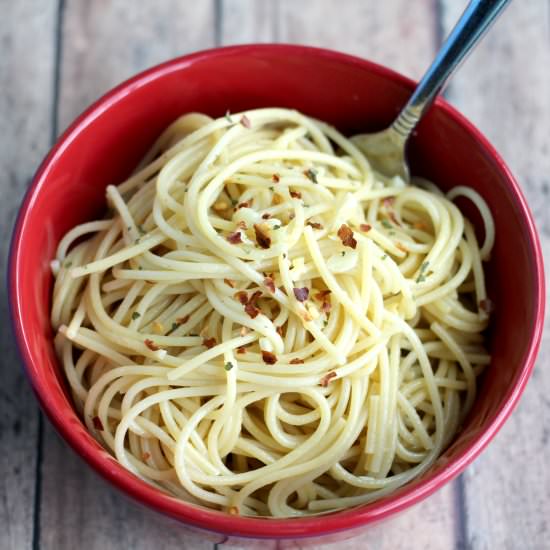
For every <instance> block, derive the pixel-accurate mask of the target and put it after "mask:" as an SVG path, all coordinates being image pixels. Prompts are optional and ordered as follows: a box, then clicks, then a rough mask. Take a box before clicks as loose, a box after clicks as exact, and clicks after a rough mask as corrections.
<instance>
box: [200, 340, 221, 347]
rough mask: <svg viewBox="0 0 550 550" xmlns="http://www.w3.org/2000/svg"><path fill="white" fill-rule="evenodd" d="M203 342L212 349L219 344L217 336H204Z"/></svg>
mask: <svg viewBox="0 0 550 550" xmlns="http://www.w3.org/2000/svg"><path fill="white" fill-rule="evenodd" d="M202 344H203V346H206V347H207V348H208V349H211V348H213V347H214V346H215V345H216V344H217V342H216V339H215V338H203V340H202Z"/></svg>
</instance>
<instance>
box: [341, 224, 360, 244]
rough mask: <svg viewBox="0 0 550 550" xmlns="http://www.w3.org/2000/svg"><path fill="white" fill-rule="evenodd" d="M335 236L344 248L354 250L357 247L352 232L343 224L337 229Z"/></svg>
mask: <svg viewBox="0 0 550 550" xmlns="http://www.w3.org/2000/svg"><path fill="white" fill-rule="evenodd" d="M337 235H338V237H339V238H340V240H341V241H342V244H343V245H344V246H349V247H350V248H355V247H356V246H357V241H356V240H355V239H354V237H353V231H352V230H351V227H349V225H346V224H345V223H343V224H342V225H341V226H340V229H338V233H337Z"/></svg>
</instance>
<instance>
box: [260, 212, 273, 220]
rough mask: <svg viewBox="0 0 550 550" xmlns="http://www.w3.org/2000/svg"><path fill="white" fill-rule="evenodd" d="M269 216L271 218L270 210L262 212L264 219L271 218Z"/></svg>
mask: <svg viewBox="0 0 550 550" xmlns="http://www.w3.org/2000/svg"><path fill="white" fill-rule="evenodd" d="M269 218H271V214H270V213H269V212H265V213H264V214H262V220H269Z"/></svg>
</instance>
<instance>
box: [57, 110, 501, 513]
mask: <svg viewBox="0 0 550 550" xmlns="http://www.w3.org/2000/svg"><path fill="white" fill-rule="evenodd" d="M458 195H464V196H466V197H467V198H469V199H470V200H471V201H473V202H474V204H475V205H476V206H477V207H478V208H479V210H480V212H481V214H482V218H483V221H484V225H485V241H484V243H483V244H482V246H481V247H480V246H478V243H477V240H476V236H475V233H474V229H473V226H472V224H471V223H470V222H469V221H468V220H467V219H465V218H464V216H463V215H462V214H461V212H460V211H459V210H458V208H457V207H456V206H455V205H454V204H453V203H452V202H451V199H453V198H454V197H456V196H458ZM107 201H108V204H109V207H110V209H111V210H112V214H111V215H109V216H108V217H107V218H106V219H104V220H100V221H95V222H91V223H85V224H83V225H80V226H78V227H75V228H74V229H72V230H71V231H69V232H68V233H67V234H66V235H65V237H64V238H63V239H62V241H61V242H60V244H59V247H58V251H57V257H56V259H55V260H54V261H53V262H52V269H53V271H54V274H55V276H56V279H55V287H54V293H53V304H52V313H51V318H52V324H53V327H54V328H55V329H56V330H57V335H56V339H55V344H56V350H57V353H58V355H59V357H60V359H61V361H62V364H63V368H64V371H65V374H66V377H67V380H68V382H69V384H70V388H71V390H72V394H73V397H74V401H75V403H76V406H77V408H78V410H79V412H80V413H81V414H82V416H83V418H84V420H85V422H86V426H87V428H88V429H89V430H90V432H92V433H93V434H94V436H95V437H96V438H97V439H98V440H99V441H100V442H101V443H102V444H103V445H104V446H105V447H106V448H107V449H108V450H109V451H110V452H112V453H113V455H114V456H115V457H116V458H117V460H118V461H119V462H120V463H121V464H122V465H123V466H124V467H125V468H127V469H128V470H130V471H131V472H133V473H134V474H135V475H136V476H138V477H140V478H142V479H143V480H145V481H147V482H148V483H150V484H152V485H154V486H156V487H158V488H160V489H161V490H163V491H166V492H168V493H170V494H172V495H175V496H177V497H180V498H182V499H184V500H186V501H189V502H193V503H196V504H201V505H205V506H208V507H214V508H217V509H222V510H226V511H228V512H230V513H239V514H242V515H253V516H254V515H260V516H279V517H285V516H286V517H288V516H300V515H306V514H312V513H319V512H325V511H332V510H336V509H340V508H343V507H347V506H352V505H357V504H362V503H366V502H370V501H373V500H375V499H378V498H380V497H381V496H383V495H386V494H388V493H389V492H391V491H393V490H395V489H396V488H397V487H399V486H401V485H403V484H405V483H407V482H408V481H410V480H411V479H413V478H414V477H416V476H418V475H420V474H421V473H422V472H424V471H426V470H427V469H428V468H429V467H430V465H432V464H433V462H434V461H435V460H436V458H437V457H438V456H439V455H440V454H441V452H442V451H443V450H444V449H445V447H446V446H447V445H448V444H449V443H450V442H451V440H452V439H453V437H454V435H455V434H456V433H457V430H458V429H459V427H460V424H461V422H462V421H463V419H464V417H465V415H466V414H467V413H468V411H469V409H470V408H471V406H472V403H473V401H474V399H475V394H476V377H477V376H478V375H479V373H480V372H481V371H482V369H483V367H484V365H487V364H488V363H489V361H490V356H489V355H488V353H487V352H486V351H485V349H484V346H483V342H484V337H483V331H484V329H485V328H486V326H487V322H488V312H489V309H490V307H489V305H490V302H489V300H488V299H487V296H486V290H485V282H484V276H483V268H482V262H483V261H484V260H487V259H488V257H489V254H490V251H491V247H492V244H493V240H494V229H493V222H492V218H491V214H490V212H489V210H488V208H487V206H486V205H485V203H484V201H483V199H482V198H481V197H480V196H479V195H478V194H477V193H476V192H474V191H473V190H472V189H469V188H465V187H458V188H455V189H453V190H452V191H450V192H449V193H448V194H447V195H444V194H443V193H442V192H441V191H439V190H438V189H437V188H436V187H435V186H433V185H432V184H429V183H427V182H424V181H419V182H417V185H415V186H412V185H406V184H405V183H404V182H403V181H402V180H401V179H399V178H398V177H395V178H392V179H389V178H386V177H384V176H382V175H380V174H378V173H376V172H375V171H373V169H371V167H370V165H369V162H368V160H367V158H366V157H365V156H364V155H363V154H362V152H361V151H360V150H359V149H358V148H357V147H356V146H355V145H354V143H353V140H350V139H348V138H346V137H344V136H343V135H342V134H340V133H339V132H338V131H336V130H335V129H334V128H332V127H331V126H329V125H327V124H325V123H323V122H320V121H318V120H314V119H312V118H309V117H306V116H304V115H302V114H300V113H298V112H296V111H292V110H286V109H276V108H269V109H258V110H253V111H248V112H246V113H242V114H238V115H230V114H227V115H226V116H225V117H222V118H219V119H217V120H213V119H211V118H209V117H207V116H205V115H202V114H197V113H192V114H187V115H185V116H182V117H181V118H179V119H178V120H177V121H175V122H174V123H173V124H172V125H171V126H170V127H168V128H167V129H166V131H165V132H164V133H163V134H162V135H161V136H160V138H159V139H158V140H157V142H156V143H155V144H154V146H153V147H152V149H151V150H150V151H149V153H148V154H147V155H146V157H145V158H144V160H143V161H142V163H141V164H140V166H139V167H138V169H137V170H136V172H135V173H134V174H133V175H132V176H131V177H130V178H129V179H127V180H126V181H125V182H123V183H122V184H121V185H119V186H118V187H114V186H109V187H107Z"/></svg>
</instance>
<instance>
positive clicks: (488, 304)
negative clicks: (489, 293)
mask: <svg viewBox="0 0 550 550" xmlns="http://www.w3.org/2000/svg"><path fill="white" fill-rule="evenodd" d="M479 307H480V308H481V310H482V311H484V312H485V313H492V312H493V311H494V310H495V304H493V301H492V300H489V298H486V299H485V300H481V301H480V302H479Z"/></svg>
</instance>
